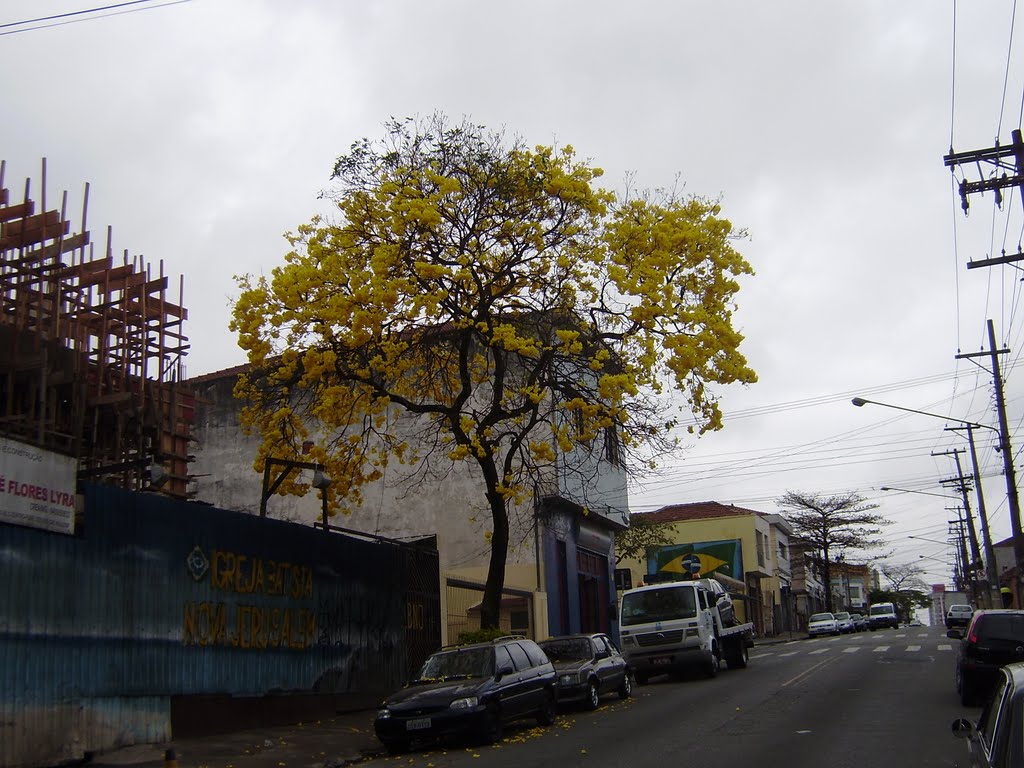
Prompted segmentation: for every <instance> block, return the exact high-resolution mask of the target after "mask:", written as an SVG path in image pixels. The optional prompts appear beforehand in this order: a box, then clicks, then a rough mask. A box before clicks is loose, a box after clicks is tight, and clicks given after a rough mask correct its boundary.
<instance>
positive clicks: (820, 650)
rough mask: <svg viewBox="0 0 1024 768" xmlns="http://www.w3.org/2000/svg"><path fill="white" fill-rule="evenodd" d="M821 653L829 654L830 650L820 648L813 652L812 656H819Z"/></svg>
mask: <svg viewBox="0 0 1024 768" xmlns="http://www.w3.org/2000/svg"><path fill="white" fill-rule="evenodd" d="M819 653H828V648H819V649H818V650H816V651H811V652H810V654H809V655H810V656H817V655H818V654H819Z"/></svg>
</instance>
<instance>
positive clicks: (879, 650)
mask: <svg viewBox="0 0 1024 768" xmlns="http://www.w3.org/2000/svg"><path fill="white" fill-rule="evenodd" d="M888 650H889V646H888V645H880V646H878V647H877V648H875V653H882V652H883V651H888Z"/></svg>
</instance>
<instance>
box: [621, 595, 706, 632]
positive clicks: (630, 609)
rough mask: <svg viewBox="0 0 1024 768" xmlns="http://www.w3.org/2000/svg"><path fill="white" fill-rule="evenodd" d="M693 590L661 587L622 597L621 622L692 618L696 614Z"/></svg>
mask: <svg viewBox="0 0 1024 768" xmlns="http://www.w3.org/2000/svg"><path fill="white" fill-rule="evenodd" d="M693 594H694V591H693V590H692V589H689V588H680V587H663V588H661V589H649V590H644V591H643V592H633V593H628V592H627V593H626V594H625V595H623V597H622V624H623V626H630V625H632V624H646V623H647V622H651V621H668V620H670V619H693V618H696V616H697V605H696V602H695V601H694V598H693Z"/></svg>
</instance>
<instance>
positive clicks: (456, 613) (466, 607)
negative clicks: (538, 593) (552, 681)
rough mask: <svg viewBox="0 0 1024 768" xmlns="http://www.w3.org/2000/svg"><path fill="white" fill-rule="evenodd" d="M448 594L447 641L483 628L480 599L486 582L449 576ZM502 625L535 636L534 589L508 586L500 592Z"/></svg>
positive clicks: (504, 628) (528, 635) (515, 632)
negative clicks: (531, 590)
mask: <svg viewBox="0 0 1024 768" xmlns="http://www.w3.org/2000/svg"><path fill="white" fill-rule="evenodd" d="M445 594H446V597H447V602H448V616H447V621H448V642H449V643H453V644H454V643H457V642H459V634H460V633H462V632H471V631H473V630H477V629H480V603H481V601H482V600H483V597H484V585H483V584H478V583H476V582H472V581H463V580H461V579H448V580H447V584H446V588H445ZM499 626H500V628H501V629H502V630H504V631H506V632H508V633H509V634H513V635H524V636H526V637H529V638H532V639H534V640H536V639H537V638H536V637H535V627H534V625H533V593H532V592H529V591H527V590H523V589H512V588H506V589H504V590H503V591H502V593H501V614H500V619H499Z"/></svg>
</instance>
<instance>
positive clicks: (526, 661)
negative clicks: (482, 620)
mask: <svg viewBox="0 0 1024 768" xmlns="http://www.w3.org/2000/svg"><path fill="white" fill-rule="evenodd" d="M505 647H506V648H508V652H509V653H510V654H512V661H514V662H515V664H516V669H518V670H520V671H522V670H524V669H529V668H530V667H531V666H533V665H532V664H530V657H529V656H527V655H526V651H524V650H523V647H522V646H521V645H519V643H509V644H508V645H506V646H505Z"/></svg>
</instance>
